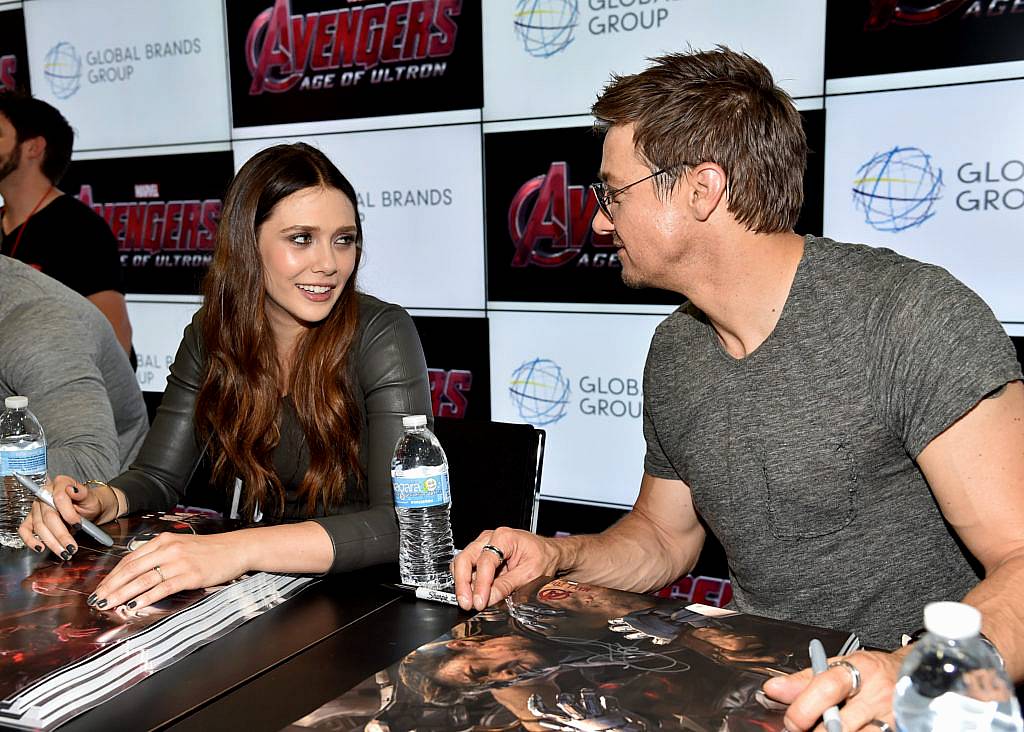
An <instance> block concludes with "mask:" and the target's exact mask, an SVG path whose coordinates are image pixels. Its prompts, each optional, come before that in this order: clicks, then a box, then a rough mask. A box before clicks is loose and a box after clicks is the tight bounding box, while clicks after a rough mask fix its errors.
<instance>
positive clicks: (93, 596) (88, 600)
mask: <svg viewBox="0 0 1024 732" xmlns="http://www.w3.org/2000/svg"><path fill="white" fill-rule="evenodd" d="M94 602H96V593H95V592H94V593H92V594H91V595H89V596H88V597H87V598H85V604H86V605H92V604H93V603H94Z"/></svg>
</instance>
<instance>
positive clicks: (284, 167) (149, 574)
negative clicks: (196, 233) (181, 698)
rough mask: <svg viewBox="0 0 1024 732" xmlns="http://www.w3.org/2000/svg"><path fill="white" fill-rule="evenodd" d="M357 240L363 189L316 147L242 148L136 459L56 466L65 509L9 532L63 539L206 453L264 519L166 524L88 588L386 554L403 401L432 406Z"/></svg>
mask: <svg viewBox="0 0 1024 732" xmlns="http://www.w3.org/2000/svg"><path fill="white" fill-rule="evenodd" d="M362 248H363V235H362V226H361V224H360V221H359V213H358V211H357V199H356V192H355V190H354V188H353V187H352V184H351V183H350V182H349V181H348V180H347V179H346V178H345V177H344V176H343V175H342V174H341V172H340V171H339V170H338V169H337V168H336V167H335V166H334V165H333V164H332V163H331V162H330V160H328V159H327V157H326V156H325V155H324V154H323V153H322V152H320V151H319V150H317V149H315V148H313V147H310V146H308V145H305V144H302V143H297V144H294V145H278V146H275V147H271V148H269V149H266V150H263V151H262V152H260V153H257V154H256V155H255V156H254V157H253V158H252V159H250V160H249V161H248V162H247V163H246V164H245V165H243V166H242V168H241V170H240V171H239V172H238V174H237V175H236V176H235V179H234V180H233V182H232V183H231V185H230V187H229V188H228V192H227V196H226V199H225V204H224V211H223V216H222V218H221V223H220V226H219V227H218V231H217V240H216V245H215V249H214V257H213V263H212V264H211V267H210V270H209V272H208V274H207V277H206V280H205V283H204V295H205V297H204V305H203V307H202V308H201V309H200V310H199V311H198V312H197V314H196V316H195V317H194V319H193V321H192V323H191V324H190V325H189V326H187V327H186V329H185V334H184V337H183V339H182V342H181V345H180V347H179V348H178V353H177V356H176V357H175V360H174V363H173V365H172V366H171V368H170V376H169V377H168V381H167V390H166V392H165V394H164V398H163V402H162V403H161V405H160V408H159V409H158V411H157V415H156V419H155V420H154V423H153V427H152V429H151V431H150V433H149V436H148V438H147V439H146V442H145V444H144V445H143V446H142V450H141V452H140V453H139V456H138V459H137V460H136V461H135V463H134V464H133V465H132V466H131V468H130V469H129V470H128V471H127V472H125V473H123V474H122V475H119V476H117V477H115V478H113V479H111V480H109V481H108V482H107V484H102V485H97V484H96V483H91V484H89V486H86V485H84V484H83V483H82V482H81V479H83V478H88V477H91V476H89V475H75V476H74V477H73V478H74V479H73V478H72V477H66V476H64V477H59V478H57V479H56V481H55V490H54V496H55V499H54V500H55V502H56V505H57V507H58V509H59V511H60V513H59V514H58V513H57V512H55V511H53V510H52V509H48V508H47V507H46V506H44V505H42V504H40V503H38V502H37V503H35V504H34V506H33V509H32V512H31V513H30V515H29V518H28V519H26V521H25V523H24V524H23V525H22V527H21V529H20V532H21V535H22V536H23V537H24V536H31V534H32V533H36V534H38V535H39V536H41V537H42V539H43V541H44V543H45V545H46V546H47V547H50V548H51V549H55V550H56V549H59V548H60V547H65V546H66V545H67V544H68V543H69V542H70V541H71V537H70V535H69V534H68V530H67V526H68V525H73V524H75V523H76V522H77V521H79V520H80V518H81V517H86V518H90V519H91V520H93V521H94V522H96V523H103V522H106V521H110V520H112V519H114V518H116V517H118V516H122V515H124V514H126V513H130V512H139V511H154V510H168V509H170V508H171V507H173V506H174V505H175V504H176V503H177V502H178V501H179V500H182V499H183V498H184V496H185V492H186V489H187V488H188V487H189V483H190V479H191V477H192V475H193V473H194V472H195V471H196V469H197V467H198V466H199V463H200V462H201V461H204V460H205V461H207V462H208V463H209V465H210V469H211V474H212V482H213V485H214V486H216V487H217V488H218V489H219V490H220V491H221V495H222V498H223V508H224V509H225V511H224V513H225V514H228V513H231V514H234V513H237V514H238V515H240V516H241V517H242V518H243V519H244V520H247V521H251V522H253V523H256V524H259V523H265V524H274V525H257V526H255V527H253V528H246V529H241V530H237V531H232V532H228V533H223V534H217V535H211V536H185V535H178V534H162V535H161V536H159V537H158V538H156V539H154V540H153V541H150V542H148V543H147V544H146V545H145V546H144V547H142V548H140V549H138V550H137V551H135V552H133V553H132V554H131V555H130V556H129V557H127V558H125V559H124V560H122V562H121V563H120V564H119V565H118V566H117V567H116V568H115V569H114V570H113V571H112V572H111V574H110V575H109V576H108V577H107V578H106V579H104V580H103V581H102V582H101V583H100V585H99V586H98V587H96V588H95V592H94V593H93V594H92V596H91V597H90V598H89V602H90V604H92V605H94V606H96V607H98V608H100V609H110V608H115V607H121V606H122V605H124V606H126V607H127V609H130V610H137V609H141V608H143V607H146V606H147V605H150V604H152V603H153V602H155V601H157V600H159V599H161V598H163V597H165V596H167V595H170V594H173V593H175V592H178V591H180V590H183V589H192V588H199V587H207V586H211V585H215V584H220V583H222V582H225V581H228V580H230V579H234V578H235V577H238V576H239V575H241V574H243V573H245V572H248V571H257V570H264V571H273V572H299V573H323V572H329V571H335V572H337V571H345V570H350V569H354V568H357V567H362V566H366V565H371V564H379V563H382V562H390V561H395V560H396V559H397V556H398V526H397V520H396V517H395V512H394V505H393V501H392V494H391V479H390V461H391V453H392V450H393V449H394V446H395V443H396V442H397V440H398V438H399V436H400V435H401V434H402V417H403V416H406V415H410V414H426V415H429V414H430V390H429V387H428V382H427V367H426V362H425V360H424V357H423V350H422V347H421V345H420V342H419V337H418V336H417V333H416V329H415V327H414V325H413V322H412V319H411V318H410V317H409V315H408V314H407V313H406V312H405V311H404V310H403V309H401V308H400V307H398V306H396V305H391V304H388V303H384V302H382V301H380V300H378V299H376V298H374V297H371V296H369V295H365V294H362V293H360V292H358V291H357V289H356V273H357V271H358V269H359V261H360V259H361V256H362ZM232 506H234V507H236V510H231V507H232ZM264 519H265V520H264Z"/></svg>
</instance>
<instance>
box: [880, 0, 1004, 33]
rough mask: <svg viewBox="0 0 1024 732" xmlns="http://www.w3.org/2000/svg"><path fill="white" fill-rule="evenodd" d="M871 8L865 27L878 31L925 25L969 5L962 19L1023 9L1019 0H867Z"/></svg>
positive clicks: (991, 16)
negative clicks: (892, 26) (887, 28)
mask: <svg viewBox="0 0 1024 732" xmlns="http://www.w3.org/2000/svg"><path fill="white" fill-rule="evenodd" d="M868 2H869V3H870V6H871V7H870V9H869V10H868V19H867V20H866V21H865V22H864V30H868V31H878V30H883V29H884V28H886V27H888V26H889V25H890V24H891V25H924V24H927V23H934V22H936V21H938V20H942V19H943V18H946V17H949V16H950V15H952V14H953V13H955V12H956V11H957V10H959V9H960V8H962V7H963V6H964V5H967V6H968V7H967V9H966V10H965V11H964V12H963V14H961V16H960V18H961V19H966V18H980V17H982V16H984V17H988V18H993V17H997V16H1000V15H1006V14H1014V13H1021V12H1024V3H1021V2H1020V0H938V2H936V0H918V1H917V2H914V0H868Z"/></svg>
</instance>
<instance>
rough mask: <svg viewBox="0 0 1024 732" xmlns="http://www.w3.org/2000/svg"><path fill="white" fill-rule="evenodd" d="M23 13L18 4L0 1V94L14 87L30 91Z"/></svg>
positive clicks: (12, 89)
mask: <svg viewBox="0 0 1024 732" xmlns="http://www.w3.org/2000/svg"><path fill="white" fill-rule="evenodd" d="M31 87H32V85H31V83H30V82H29V74H28V49H27V47H26V45H25V13H24V12H23V11H22V9H21V7H20V6H17V5H4V4H2V3H0V94H2V93H3V92H9V91H14V90H15V89H18V90H21V91H25V92H31V91H32V88H31Z"/></svg>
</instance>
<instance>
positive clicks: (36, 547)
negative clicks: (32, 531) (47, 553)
mask: <svg viewBox="0 0 1024 732" xmlns="http://www.w3.org/2000/svg"><path fill="white" fill-rule="evenodd" d="M32 548H33V549H35V550H36V552H37V553H38V554H42V553H43V545H42V544H36V545H35V546H34V547H32Z"/></svg>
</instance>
